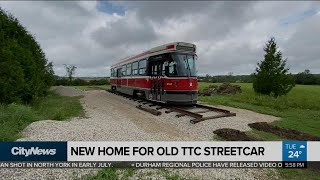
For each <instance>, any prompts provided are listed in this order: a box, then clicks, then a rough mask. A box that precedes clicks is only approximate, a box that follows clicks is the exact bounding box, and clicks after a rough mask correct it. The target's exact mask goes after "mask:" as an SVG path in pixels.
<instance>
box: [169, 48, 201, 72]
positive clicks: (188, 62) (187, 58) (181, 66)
mask: <svg viewBox="0 0 320 180" xmlns="http://www.w3.org/2000/svg"><path fill="white" fill-rule="evenodd" d="M196 58H197V57H196V56H195V55H191V54H179V53H173V54H172V60H170V61H169V62H168V64H167V66H168V72H167V73H166V74H167V76H170V77H177V76H178V77H195V76H196V63H195V61H196Z"/></svg>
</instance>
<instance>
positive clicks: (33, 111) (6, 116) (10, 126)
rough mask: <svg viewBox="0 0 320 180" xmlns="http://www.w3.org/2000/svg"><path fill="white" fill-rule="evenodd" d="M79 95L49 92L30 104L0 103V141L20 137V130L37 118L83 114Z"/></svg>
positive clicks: (53, 118)
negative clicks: (67, 95) (6, 104)
mask: <svg viewBox="0 0 320 180" xmlns="http://www.w3.org/2000/svg"><path fill="white" fill-rule="evenodd" d="M79 98H80V97H66V96H59V95H56V94H54V93H50V94H49V95H48V96H46V97H44V98H39V99H37V100H36V101H34V102H33V103H31V104H30V105H22V104H10V105H8V106H5V105H0V127H1V128H0V141H14V140H16V139H18V138H21V133H20V132H21V131H22V130H23V129H24V128H25V127H27V126H28V125H29V124H31V123H32V122H35V121H39V120H46V119H51V120H65V119H68V118H71V117H77V116H81V115H84V111H83V108H82V106H81V104H80V101H79Z"/></svg>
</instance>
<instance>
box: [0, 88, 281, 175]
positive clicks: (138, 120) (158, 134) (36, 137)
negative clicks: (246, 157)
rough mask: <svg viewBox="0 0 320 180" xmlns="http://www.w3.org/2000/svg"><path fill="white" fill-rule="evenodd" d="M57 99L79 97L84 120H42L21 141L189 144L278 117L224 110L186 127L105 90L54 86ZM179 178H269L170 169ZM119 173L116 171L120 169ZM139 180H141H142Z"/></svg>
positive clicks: (19, 171)
mask: <svg viewBox="0 0 320 180" xmlns="http://www.w3.org/2000/svg"><path fill="white" fill-rule="evenodd" d="M54 91H55V92H57V93H59V94H61V95H67V96H74V95H84V97H83V98H82V99H81V102H82V104H83V106H84V109H85V111H86V116H87V117H88V118H73V119H71V120H68V121H53V120H45V121H38V122H34V123H32V124H31V125H29V126H28V127H27V128H26V129H25V130H24V131H23V134H24V136H25V138H23V139H19V140H20V141H163V140H164V141H166V140H168V141H169V140H170V141H179V140H180V141H181V140H182V141H184V140H186V141H191V140H211V139H214V134H213V133H212V131H213V130H215V129H220V128H234V129H239V130H250V128H249V127H248V126H247V124H249V123H252V122H261V121H264V122H271V121H274V120H277V119H278V118H277V117H273V116H269V115H262V114H258V113H255V112H252V111H248V110H242V109H236V108H231V107H223V108H225V109H228V110H230V111H232V112H235V113H237V116H236V117H225V118H220V119H215V120H207V121H204V122H201V123H197V124H190V123H189V120H190V119H191V118H190V117H180V118H175V117H174V116H175V115H176V113H169V114H165V113H164V111H165V110H161V111H162V112H163V113H162V115H161V116H154V115H151V114H149V113H147V112H144V111H141V110H138V109H136V108H135V106H136V105H137V103H136V102H133V101H130V100H128V99H125V98H123V97H120V96H117V95H114V94H111V93H108V92H106V91H101V90H94V91H81V90H76V89H73V88H68V87H62V86H59V87H56V89H55V90H54ZM158 171H159V170H150V169H141V170H138V171H137V172H136V174H135V176H134V177H144V176H145V175H146V174H147V175H148V176H149V177H150V178H152V179H163V178H164V176H163V175H161V173H160V175H159V173H158ZM169 171H170V172H172V173H175V174H179V175H180V176H182V177H185V178H187V177H189V178H192V179H193V178H199V179H270V177H269V176H267V172H268V171H269V170H268V171H267V170H262V169H259V170H253V169H179V170H176V169H175V170H169ZM120 172H121V171H120ZM94 173H96V170H93V169H87V170H86V169H16V170H13V169H0V179H75V178H79V177H82V176H83V175H88V174H94ZM143 179H144V178H143Z"/></svg>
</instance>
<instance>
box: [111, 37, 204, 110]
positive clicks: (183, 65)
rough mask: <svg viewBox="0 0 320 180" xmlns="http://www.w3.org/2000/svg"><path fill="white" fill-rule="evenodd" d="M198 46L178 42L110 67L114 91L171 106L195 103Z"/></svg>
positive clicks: (125, 59) (123, 60)
mask: <svg viewBox="0 0 320 180" xmlns="http://www.w3.org/2000/svg"><path fill="white" fill-rule="evenodd" d="M196 60H197V55H196V46H195V45H194V44H191V43H185V42H175V43H170V44H165V45H162V46H158V47H155V48H152V49H150V50H148V51H145V52H143V53H141V54H138V55H136V56H132V57H128V58H124V59H122V60H121V61H120V62H119V63H117V64H114V65H112V66H111V78H110V79H111V84H112V90H113V91H118V92H121V93H124V94H128V95H132V96H138V97H142V98H146V99H149V100H152V101H157V102H162V103H168V104H186V105H190V104H196V103H197V92H198V91H197V86H198V81H197V76H196Z"/></svg>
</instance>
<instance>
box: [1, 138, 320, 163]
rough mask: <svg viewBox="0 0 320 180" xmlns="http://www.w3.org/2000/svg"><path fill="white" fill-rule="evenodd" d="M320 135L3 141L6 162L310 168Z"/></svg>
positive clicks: (319, 157) (319, 151) (319, 152)
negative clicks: (288, 138)
mask: <svg viewBox="0 0 320 180" xmlns="http://www.w3.org/2000/svg"><path fill="white" fill-rule="evenodd" d="M319 162H320V142H319V141H269V142H268V141H236V142H230V141H219V142H215V141H195V142H193V141H129V142H127V141H110V142H96V141H93V142H85V141H79V142H75V141H68V142H39V141H37V142H31V141H28V142H0V168H103V167H135V168H307V166H308V164H309V163H319Z"/></svg>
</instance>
